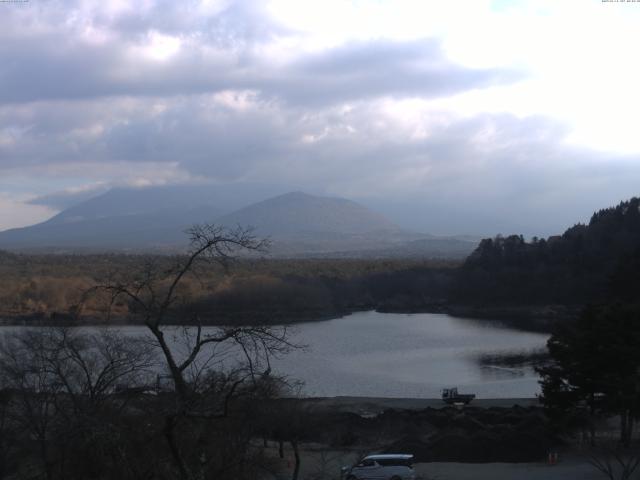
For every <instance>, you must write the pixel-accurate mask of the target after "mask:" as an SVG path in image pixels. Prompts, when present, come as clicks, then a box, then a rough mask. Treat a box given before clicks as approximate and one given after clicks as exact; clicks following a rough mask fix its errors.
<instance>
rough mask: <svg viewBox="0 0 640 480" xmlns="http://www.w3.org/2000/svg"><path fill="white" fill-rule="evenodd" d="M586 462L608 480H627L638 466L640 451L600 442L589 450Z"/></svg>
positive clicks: (639, 464)
mask: <svg viewBox="0 0 640 480" xmlns="http://www.w3.org/2000/svg"><path fill="white" fill-rule="evenodd" d="M587 461H588V462H589V464H590V465H591V466H593V467H594V468H595V469H596V470H598V471H599V472H600V473H602V474H603V475H604V476H605V477H606V478H609V479H610V480H628V479H630V478H631V477H632V476H633V474H634V472H635V471H636V470H637V468H638V466H640V451H638V449H637V447H636V448H628V447H622V446H621V445H619V444H615V445H613V444H607V443H604V442H602V444H601V445H600V446H598V447H592V448H591V449H590V450H589V452H588V453H587Z"/></svg>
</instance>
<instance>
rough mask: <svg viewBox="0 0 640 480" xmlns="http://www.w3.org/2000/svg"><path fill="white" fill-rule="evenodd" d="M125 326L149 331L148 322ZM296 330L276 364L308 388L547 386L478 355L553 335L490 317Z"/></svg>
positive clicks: (429, 390)
mask: <svg viewBox="0 0 640 480" xmlns="http://www.w3.org/2000/svg"><path fill="white" fill-rule="evenodd" d="M20 328H21V327H3V328H2V329H0V331H4V332H8V331H15V330H17V329H20ZM90 328H94V327H90ZM95 328H98V327H95ZM120 330H122V331H124V332H126V333H127V334H131V335H138V334H146V333H147V332H146V329H145V328H144V327H141V326H131V327H121V328H120ZM291 334H292V340H293V342H295V343H298V344H304V345H307V346H308V347H307V348H306V349H304V350H294V351H293V352H291V353H289V354H288V355H286V356H284V357H282V358H278V359H274V360H273V361H272V366H273V368H274V372H276V373H279V374H286V375H288V376H289V377H291V378H293V379H298V380H301V381H303V382H304V389H303V394H305V395H307V396H338V395H354V396H376V397H416V398H435V397H439V396H440V390H441V389H442V388H445V387H452V386H457V387H458V388H459V390H460V391H461V392H462V393H465V392H468V393H475V394H476V395H477V396H478V398H509V397H533V396H535V394H536V393H538V392H539V390H540V389H539V385H538V383H537V381H538V377H537V375H536V374H535V372H534V370H533V369H532V368H531V367H528V366H522V367H517V368H506V367H502V366H498V365H493V366H491V365H489V366H487V365H484V366H483V365H481V364H480V363H479V362H478V358H479V357H480V356H481V355H486V354H491V355H501V354H512V353H526V352H530V351H535V350H539V349H541V348H544V346H545V344H546V341H547V338H548V335H544V334H538V333H529V332H523V331H519V330H513V329H509V328H506V327H503V326H500V325H499V324H498V323H496V322H490V321H486V320H482V321H480V320H469V319H462V318H456V317H452V316H449V315H445V314H431V313H423V314H394V313H377V312H360V313H354V314H351V315H347V316H345V317H342V318H336V319H334V320H328V321H320V322H310V323H301V324H297V325H295V326H293V327H291Z"/></svg>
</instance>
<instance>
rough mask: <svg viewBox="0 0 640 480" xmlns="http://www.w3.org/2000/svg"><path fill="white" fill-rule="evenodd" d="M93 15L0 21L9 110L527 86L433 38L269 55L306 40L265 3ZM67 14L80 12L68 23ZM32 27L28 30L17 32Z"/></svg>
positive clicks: (313, 99)
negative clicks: (177, 98) (456, 57)
mask: <svg viewBox="0 0 640 480" xmlns="http://www.w3.org/2000/svg"><path fill="white" fill-rule="evenodd" d="M82 5H83V3H77V4H76V5H75V8H73V6H71V8H69V7H68V6H65V7H63V6H62V5H61V4H60V3H58V2H48V3H46V4H44V5H43V6H41V7H40V11H39V15H38V20H39V22H38V23H37V27H36V25H33V24H32V25H31V28H29V27H30V26H29V22H28V21H26V20H29V19H30V20H33V19H32V18H31V17H27V19H25V18H23V17H24V16H25V9H22V10H19V9H14V10H11V11H9V15H7V16H6V17H3V18H2V20H0V25H1V26H2V27H7V29H8V32H9V33H5V35H2V36H1V37H0V38H1V40H2V41H1V42H0V58H2V59H3V72H2V77H1V78H0V82H1V86H2V88H1V89H0V102H3V103H24V102H34V101H43V100H80V99H92V98H98V97H104V96H151V97H153V96H172V95H185V94H186V95H188V94H202V93H213V92H218V91H221V90H225V89H236V90H237V89H251V90H257V91H259V92H260V93H261V94H262V95H263V96H265V97H276V98H277V99H280V100H285V101H288V102H291V103H295V104H303V105H307V106H309V105H314V106H315V105H319V104H321V105H327V104H335V103H338V102H343V101H349V100H354V99H361V98H365V97H369V98H370V97H375V96H384V95H391V96H412V95H424V96H427V97H433V96H442V95H449V94H451V93H454V92H460V91H463V90H467V89H471V88H482V87H485V86H488V85H492V84H501V83H511V82H513V81H515V80H517V79H518V78H520V77H521V76H522V75H521V74H517V73H515V72H512V71H503V70H502V69H469V68H465V67H461V66H458V65H455V64H454V63H452V62H450V61H448V60H447V59H446V57H445V56H444V55H443V53H442V51H441V47H440V44H439V43H438V42H437V41H436V40H434V39H427V40H418V41H393V40H378V41H375V42H366V43H362V42H360V43H353V42H351V43H350V42H347V43H345V44H340V45H337V46H334V47H332V48H326V49H324V50H322V51H320V52H316V53H315V54H313V55H302V54H301V53H299V54H298V55H293V56H291V55H289V56H287V55H284V56H283V55H279V54H278V53H277V49H276V50H274V49H271V51H270V49H269V48H270V45H272V44H277V43H278V42H282V41H286V40H295V39H296V38H297V37H296V33H295V32H292V31H290V30H289V29H285V28H284V27H282V26H280V25H278V24H277V22H276V21H275V20H274V19H272V18H270V17H268V16H267V15H266V11H264V10H263V9H261V8H260V7H259V6H258V5H259V4H258V3H256V2H236V3H231V4H229V5H228V6H226V7H222V6H220V7H219V8H218V9H214V10H213V11H212V12H209V13H208V14H207V13H206V12H204V13H203V12H202V9H201V8H198V7H197V4H195V3H191V2H189V3H187V5H186V6H183V4H182V2H180V4H179V5H180V7H177V6H176V5H178V3H174V4H171V3H170V2H155V3H151V5H152V6H151V7H150V8H147V9H144V8H142V9H140V10H124V11H123V12H121V13H120V14H119V15H116V16H112V17H108V16H107V17H106V18H105V15H104V13H103V12H95V11H93V10H89V11H87V9H83V8H82ZM61 9H62V10H63V11H67V12H69V13H68V16H67V17H66V18H64V19H61V18H60V17H61V12H60V10H61ZM21 20H22V21H25V23H26V24H27V26H26V27H25V28H24V29H16V28H15V26H14V25H15V24H16V23H17V22H19V21H21ZM54 22H55V23H54ZM31 23H34V22H33V21H32V22H31ZM274 52H276V53H274ZM289 57H292V58H289Z"/></svg>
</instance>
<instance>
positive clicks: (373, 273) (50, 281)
mask: <svg viewBox="0 0 640 480" xmlns="http://www.w3.org/2000/svg"><path fill="white" fill-rule="evenodd" d="M180 258H181V257H178V258H176V257H169V256H143V255H124V254H118V255H115V254H113V255H111V254H105V255H27V254H22V255H13V254H8V253H4V252H0V319H1V320H2V321H4V322H5V323H22V322H45V323H46V322H53V323H70V322H76V321H78V315H77V314H78V313H79V311H78V308H79V307H80V306H82V312H81V313H82V319H83V321H85V322H94V323H95V322H102V321H105V317H104V311H105V307H106V305H105V302H107V301H108V299H107V298H104V297H102V298H101V297H100V296H95V295H94V296H92V297H90V298H89V297H86V296H84V295H83V294H84V292H86V291H87V290H88V289H90V288H91V287H94V286H96V285H98V284H100V283H104V282H105V281H106V280H108V279H113V278H118V277H122V276H123V275H127V274H130V273H131V272H135V271H139V270H141V269H144V267H145V265H149V264H154V265H156V266H158V268H164V269H170V268H171V267H172V266H174V265H175V264H176V262H177V261H179V260H180ZM456 266H457V263H456V262H453V261H437V260H433V261H424V260H350V259H342V260H332V259H313V260H312V259H297V260H284V259H269V258H264V259H238V260H235V261H234V264H233V268H232V269H227V268H225V267H224V266H222V265H219V264H216V263H208V264H205V265H200V266H199V269H198V275H197V276H192V277H189V278H185V279H184V280H183V282H182V283H181V285H180V292H179V293H180V294H181V296H182V297H183V298H184V299H185V302H184V305H183V306H184V307H185V309H190V311H193V310H194V309H195V310H198V312H199V315H200V317H201V320H202V322H204V323H208V324H214V323H221V322H222V323H230V322H231V323H237V322H245V323H260V322H262V323H286V322H290V321H300V320H316V319H322V318H327V317H330V316H336V315H340V314H344V313H347V312H349V311H355V310H361V309H370V308H378V309H381V310H387V311H399V310H407V309H408V310H412V311H416V310H425V309H428V308H429V307H430V306H431V307H432V306H434V305H435V306H437V305H439V304H440V303H441V302H442V299H443V297H444V296H445V287H446V285H448V282H449V281H450V277H451V273H452V271H453V268H454V267H456ZM214 312H215V316H214ZM130 314H131V311H130V305H129V303H128V302H127V301H125V300H123V299H121V300H119V301H118V303H116V304H113V305H111V316H110V321H111V322H113V323H121V322H131V321H133V320H134V319H133V318H132V316H131V315H130ZM185 318H189V315H180V317H179V318H175V319H174V320H175V321H176V322H183V321H184V319H185Z"/></svg>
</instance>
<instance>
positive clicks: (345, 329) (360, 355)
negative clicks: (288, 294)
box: [274, 312, 548, 398]
mask: <svg viewBox="0 0 640 480" xmlns="http://www.w3.org/2000/svg"><path fill="white" fill-rule="evenodd" d="M294 337H295V340H296V341H298V342H300V343H304V344H308V345H309V349H308V350H307V351H304V352H302V351H296V352H293V353H291V354H289V355H288V356H286V357H284V358H282V359H280V360H278V361H276V362H274V365H275V366H276V367H277V369H278V371H281V372H284V373H287V374H289V375H291V376H292V377H294V378H299V379H301V380H303V381H304V382H305V393H306V394H307V395H317V396H334V395H365V396H380V397H423V398H432V397H439V396H440V390H441V389H442V388H445V387H450V386H458V387H459V389H460V391H465V392H471V393H475V394H477V396H478V397H479V398H480V397H484V398H499V397H503V398H508V397H532V396H534V395H535V394H536V393H538V392H539V391H540V389H539V385H538V383H537V381H538V377H537V375H536V373H535V372H534V371H533V369H532V368H531V367H521V368H505V367H499V366H484V367H483V366H481V365H480V364H479V362H478V361H477V359H478V357H479V356H480V355H483V354H506V353H522V352H528V351H533V350H538V349H541V348H544V346H545V344H546V341H547V338H548V335H545V334H539V333H529V332H522V331H519V330H513V329H508V328H504V327H501V326H499V325H498V324H496V323H495V322H487V321H478V320H468V319H462V318H456V317H452V316H449V315H445V314H430V313H424V314H392V313H377V312H361V313H355V314H352V315H348V316H346V317H343V318H337V319H334V320H329V321H326V322H314V323H304V324H300V325H297V326H296V329H295V334H294Z"/></svg>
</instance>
